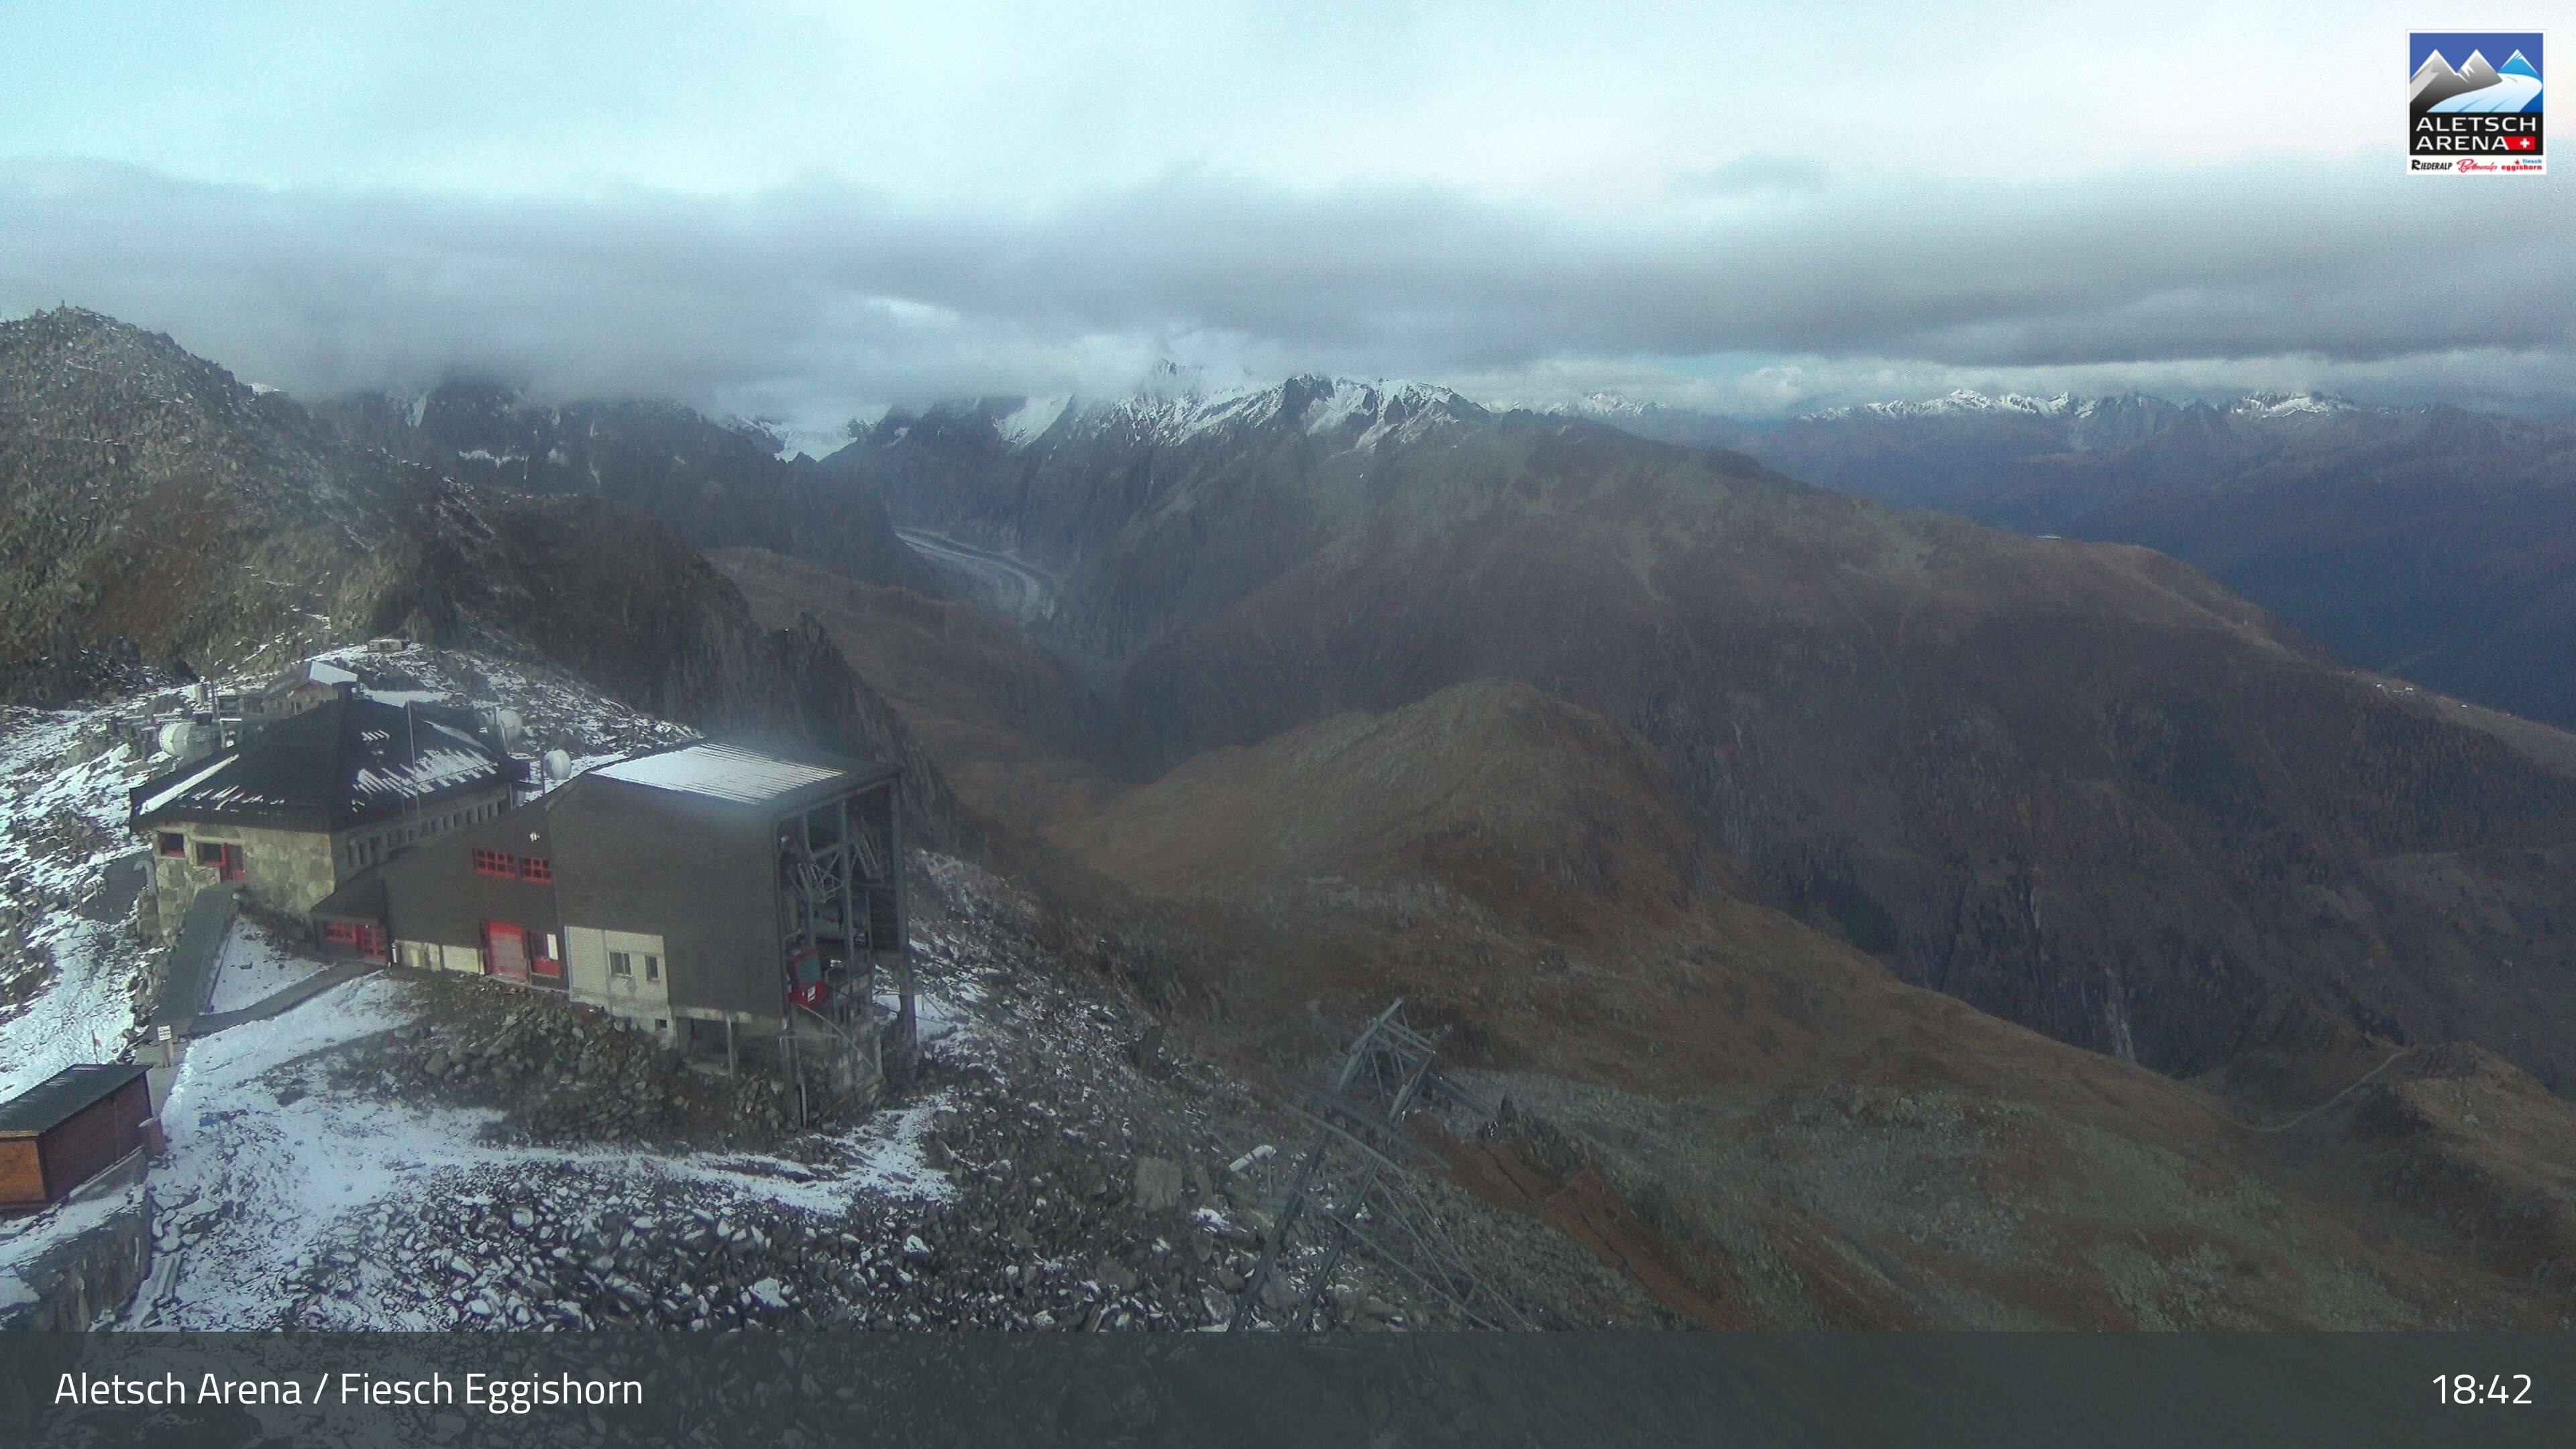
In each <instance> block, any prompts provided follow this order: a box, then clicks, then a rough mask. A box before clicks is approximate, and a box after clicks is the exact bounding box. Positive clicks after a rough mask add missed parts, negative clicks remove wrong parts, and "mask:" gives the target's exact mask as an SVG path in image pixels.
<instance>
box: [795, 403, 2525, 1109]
mask: <svg viewBox="0 0 2576 1449" xmlns="http://www.w3.org/2000/svg"><path fill="white" fill-rule="evenodd" d="M1019 415H1020V414H1019V413H1018V412H1016V411H1012V410H1008V409H1005V408H1003V407H1001V406H999V405H982V406H979V407H975V408H960V409H953V410H949V411H945V412H936V413H933V414H929V415H925V416H923V417H920V418H913V419H905V420H899V421H898V420H889V422H888V423H887V424H884V425H881V426H880V427H879V429H878V430H877V432H876V433H875V434H873V435H871V436H870V437H868V438H865V439H862V440H860V441H859V442H857V443H854V444H853V445H852V447H851V448H849V449H847V450H844V451H843V452H842V453H840V454H836V455H835V456H834V457H833V458H832V459H830V460H828V463H827V466H830V467H833V468H836V469H840V470H843V471H846V472H849V473H851V474H852V476H854V477H859V478H864V479H867V480H869V481H872V482H874V483H875V484H876V485H877V486H878V487H879V488H880V489H881V490H882V491H883V492H884V494H885V496H886V498H887V500H888V505H889V507H890V508H892V509H893V511H894V513H895V516H896V518H897V521H898V522H907V523H919V524H923V525H925V526H932V527H937V528H941V529H944V530H947V531H949V532H951V533H954V534H956V535H958V536H962V537H966V538H969V539H973V540H980V541H981V542H982V543H984V544H985V545H987V546H992V547H998V548H1009V549H1016V550H1018V551H1019V552H1020V554H1021V555H1022V556H1023V557H1026V558H1027V559H1029V560H1030V561H1031V562H1032V563H1033V564H1035V565H1038V566H1042V567H1044V568H1046V569H1048V570H1049V571H1051V572H1052V573H1053V574H1054V575H1055V576H1056V577H1057V578H1058V579H1059V581H1060V586H1061V593H1060V595H1059V597H1057V598H1056V599H1055V600H1053V602H1052V612H1051V614H1050V615H1049V617H1048V619H1047V620H1046V622H1045V623H1044V624H1043V625H1042V626H1041V628H1040V633H1041V636H1042V637H1044V638H1046V639H1048V640H1049V641H1050V642H1052V643H1053V644H1054V645H1056V646H1057V647H1058V648H1059V649H1061V650H1063V651H1065V652H1067V653H1068V654H1069V655H1071V656H1074V657H1077V658H1083V657H1088V658H1093V659H1107V660H1109V661H1111V663H1112V664H1113V665H1114V667H1115V671H1116V674H1117V680H1118V682H1117V693H1116V697H1115V703H1116V706H1117V710H1118V716H1117V739H1118V745H1119V751H1120V754H1121V758H1120V759H1119V761H1118V762H1117V763H1118V764H1119V766H1120V768H1121V770H1122V771H1123V772H1124V773H1125V774H1126V775H1128V777H1129V778H1133V779H1139V780H1141V779H1150V778H1153V777H1155V776H1158V775H1160V774H1162V773H1163V772H1164V771H1166V770H1169V769H1171V768H1172V767H1174V766H1176V765H1180V764H1182V763H1183V762H1184V761H1187V760H1189V759H1191V758H1192V757H1194V756H1198V755H1202V754H1203V753H1205V752H1206V751H1209V750H1211V749H1219V748H1224V747H1230V746H1244V745H1250V744H1253V743H1254V742H1256V741H1261V740H1265V739H1268V738H1271V737H1273V736H1275V735H1278V734H1279V733H1280V732H1282V731H1283V730H1287V729H1291V728H1295V727H1298V726H1301V725H1305V724H1308V723H1311V722H1314V721H1317V720H1320V719H1325V718H1329V717H1331V716H1333V715H1336V714H1340V713H1343V712H1347V711H1352V710H1359V711H1365V712H1369V713H1383V712H1386V711H1389V710H1393V709H1398V708H1401V707H1403V706H1405V705H1407V704H1409V703H1412V702H1414V701H1417V700H1420V699H1423V698H1426V697H1428V696H1429V695H1431V694H1433V693H1435V692H1437V691H1439V690H1441V689H1444V688H1447V687H1450V686H1453V685H1458V684H1462V683H1466V682H1470V681H1474V680H1478V679H1486V678H1504V679H1514V680H1519V681H1523V682H1525V683H1528V684H1530V685H1532V686H1534V687H1535V688H1537V689H1539V690H1541V691H1544V692H1546V693H1548V694H1551V695H1554V696H1556V697H1557V698H1559V699H1562V700H1564V701H1566V702H1567V703H1570V704H1573V705H1576V706H1578V707H1580V708H1582V709H1585V710H1588V711H1591V712H1592V713H1594V714H1597V715H1599V716H1601V717H1603V718H1605V719H1607V720H1610V721H1613V722H1615V723H1616V724H1618V725H1620V726H1622V727H1624V728H1626V729H1629V730H1632V731H1633V732H1634V733H1635V734H1636V735H1637V736H1638V737H1639V738H1641V739H1643V740H1644V741H1645V742H1646V743H1647V744H1648V745H1649V746H1650V747H1651V748H1652V749H1653V751H1654V752H1655V753H1656V754H1657V755H1659V756H1660V757H1661V760H1662V764H1663V767H1664V769H1665V770H1666V771H1667V772H1668V774H1669V777H1670V779H1671V781H1672V782H1673V788H1674V789H1675V790H1676V791H1678V792H1679V794H1680V796H1681V797H1682V799H1683V800H1684V801H1685V802H1686V804H1687V811H1686V813H1687V815H1688V817H1689V819H1690V821H1691V826H1692V828H1693V829H1694V830H1695V831H1697V832H1698V833H1699V834H1701V835H1702V836H1703V837H1704V838H1705V839H1706V840H1707V841H1708V842H1710V844H1711V846H1712V848H1713V849H1714V850H1715V851H1716V852H1718V853H1721V854H1723V855H1725V856H1728V857H1731V858H1732V859H1733V860H1734V861H1735V862H1736V863H1737V868H1738V869H1740V870H1741V871H1742V872H1743V873H1744V874H1745V876H1746V878H1747V879H1749V880H1750V881H1751V882H1752V883H1753V886H1754V890H1755V894H1756V897H1757V898H1758V899H1759V900H1761V901H1762V902H1764V903H1766V904H1769V905H1773V906H1776V907H1779V908H1782V909H1784V910H1787V911H1789V912H1791V913H1792V914H1794V915H1796V916H1798V917H1799V918H1800V919H1802V920H1804V921H1806V922H1808V923H1809V924H1811V925H1814V926H1817V927H1819V928H1821V929H1824V930H1826V931H1828V932H1830V933H1832V934H1834V935H1836V936H1838V937H1840V938H1841V939H1843V940H1845V941H1847V942H1849V943H1851V944H1853V945H1856V946H1858V947H1860V948H1861V949H1862V950H1864V951H1866V952H1868V953H1870V954H1872V955H1874V956H1876V957H1878V958H1879V959H1880V960H1882V961H1884V962H1886V963H1887V964H1888V965H1889V966H1891V967H1892V968H1893V969H1895V970H1896V971H1898V972H1899V973H1900V974H1901V975H1902V976H1903V977H1905V978H1906V979H1908V980H1911V981H1915V982H1918V983H1922V984H1926V985H1930V986H1934V987H1936V988H1939V989H1942V990H1945V991H1949V992H1952V993H1954V994H1956V995H1958V996H1960V997H1961V998H1962V999H1964V1000H1967V1001H1969V1002H1972V1003H1974V1004H1976V1005H1978V1006H1979V1007H1981V1008H1983V1009H1986V1010H1989V1011H1993V1012H1996V1013H1998V1014H2001V1015H2003V1016H2005V1017H2006V1018H2008V1019H2011V1020H2014V1021H2018V1022H2022V1023H2024V1024H2027V1025H2030V1026H2033V1027H2035V1028H2037V1029H2039V1030H2042V1031H2044V1032H2047V1033H2049V1034H2051V1035H2055V1036H2057V1037H2059V1038H2061V1039H2063V1040H2067V1041H2071V1042H2075V1043H2078V1044H2082V1045H2086V1046H2090V1047H2094V1048H2097V1049H2100V1050H2103V1051H2107V1052H2110V1053H2113V1054H2115V1055H2123V1056H2133V1057H2134V1058H2135V1059H2137V1060H2139V1061H2141V1062H2144V1063H2147V1064H2149V1065H2152V1066H2156V1067H2159V1068H2161V1069H2164V1070H2168V1071H2178V1072H2185V1073H2190V1072H2198V1071H2203V1070H2208V1069H2210V1068H2214V1067H2217V1066H2221V1065H2223V1064H2225V1063H2226V1062H2227V1061H2229V1060H2230V1059H2232V1058H2233V1057H2235V1056H2237V1055H2238V1054H2240V1053H2243V1052H2245V1051H2248V1050H2253V1049H2256V1048H2259V1047H2261V1046H2263V1045H2265V1044H2266V1043H2267V1042H2268V1041H2271V1040H2275V1039H2283V1040H2310V1039H2317V1040H2322V1039H2328V1038H2331V1037H2333V1036H2334V1035H2335V1034H2337V1033H2364V1034H2377V1035H2384V1036H2390V1037H2392V1038H2397V1039H2403V1040H2442V1039H2450V1038H2460V1037H2466V1038H2470V1039H2473V1040H2478V1041H2481V1042H2484V1043H2486V1044H2488V1045H2489V1046H2491V1047H2493V1048H2494V1049H2495V1050H2497V1051H2499V1052H2502V1053H2505V1054H2507V1055H2509V1056H2510V1057H2512V1058H2513V1059H2514V1060H2515V1061H2517V1062H2519V1063H2521V1064H2522V1065H2524V1066H2525V1067H2527V1068H2528V1069H2530V1070H2532V1071H2534V1072H2535V1073H2537V1074H2538V1075H2539V1076H2540V1077H2541V1078H2542V1080H2544V1081H2545V1082H2549V1083H2552V1084H2557V1085H2561V1086H2563V1085H2564V1084H2566V1083H2568V1082H2570V1081H2571V1080H2576V1077H2571V1075H2570V1073H2571V1072H2576V1061H2571V1059H2569V1058H2568V1057H2567V1055H2566V1048H2565V1047H2564V1046H2563V1043H2564V1042H2565V1041H2567V1040H2570V1039H2571V1036H2570V1032H2569V1028H2571V1027H2576V1017H2571V1015H2570V1013H2571V1010H2576V993H2571V989H2570V988H2569V986H2568V983H2569V982H2570V981H2571V980H2576V977H2571V976H2570V974H2569V970H2568V965H2569V963H2570V962H2571V961H2576V956H2571V954H2570V953H2571V951H2576V935H2571V933H2570V930H2569V928H2568V925H2567V922H2568V921H2569V920H2570V919H2576V917H2571V913H2570V908H2571V907H2576V901H2570V900H2568V899H2567V898H2566V897H2565V894H2564V893H2565V891H2566V886H2565V883H2564V882H2565V877H2564V876H2563V875H2560V874H2558V873H2556V872H2554V871H2553V870H2552V869H2551V868H2550V866H2549V864H2548V862H2549V861H2550V860H2551V859H2553V858H2554V857H2553V856H2552V854H2551V852H2553V851H2555V850H2557V849H2559V848H2560V847H2561V846H2562V845H2563V844H2564V843H2565V842H2568V841H2569V840H2571V839H2576V774H2571V773H2570V772H2569V771H2568V770H2567V768H2566V767H2565V765H2564V763H2563V759H2564V757H2563V755H2562V754H2560V753H2559V752H2556V751H2554V750H2551V749H2547V748H2540V749H2533V748H2526V747H2525V746H2524V745H2523V744H2519V743H2516V742H2513V741H2508V740H2506V739H2503V738H2501V737H2499V736H2497V735H2496V734H2494V733H2493V732H2491V731H2488V730H2485V729H2483V728H2480V727H2477V726H2475V725H2473V724H2472V723H2471V722H2470V721H2469V720H2468V719H2466V718H2465V716H2464V713H2463V712H2461V711H2459V710H2457V709H2456V708H2455V707H2453V708H2450V709H2447V710H2442V711H2431V712H2427V711H2426V710H2425V709H2424V708H2422V707H2421V705H2420V702H2418V701H2413V700H2409V699H2406V698H2404V697H2401V696H2399V695H2396V694H2393V693H2392V692H2390V690H2388V689H2387V688H2385V687H2383V685H2382V684H2381V683H2380V682H2379V681H2377V680H2376V679H2375V678H2373V677H2370V676H2365V675H2360V674H2356V673H2355V672H2353V671H2351V670H2349V669H2347V668H2346V667H2344V666H2342V665H2341V664H2339V663H2338V662H2337V661H2336V660H2334V659H2333V658H2332V656H2331V655H2329V654H2327V653H2326V652H2325V651H2324V650H2322V649H2320V648H2319V647H2318V646H2317V645H2315V644H2314V643H2313V642H2311V641H2310V640H2308V639H2307V638H2305V637H2304V636H2302V635H2301V634H2299V633H2298V632H2296V631H2295V630H2293V629H2290V628H2288V627H2287V626H2285V625H2283V624H2282V623H2281V622H2280V621H2279V620H2278V619H2277V618H2275V617H2274V616H2272V615H2271V614H2269V613H2268V612H2267V611H2265V610H2263V609H2261V608H2259V607H2258V606H2256V605H2253V604H2251V603H2249V602H2247V601H2246V600H2244V599H2242V598H2240V597H2238V596H2236V595H2233V594H2230V593H2229V592H2227V591H2226V590H2225V589H2224V588H2222V587H2220V586H2219V585H2217V584H2216V583H2214V582H2212V581H2211V580H2210V579H2209V578H2207V577H2206V576H2205V575H2202V574H2199V573H2197V572H2195V571H2193V570H2191V569H2189V568H2187V567H2185V566H2182V565H2179V564H2176V563H2174V562H2173V561H2172V560H2170V559H2167V558H2164V557H2161V556H2158V555H2154V554H2149V553H2146V552H2144V551H2142V550H2136V549H2123V548H2116V547H2109V546H2102V545H2090V544H2081V543H2075V542H2071V541H2063V540H2052V539H2031V538H2016V537H2013V536H2010V535H2006V534H2000V533H1995V532H1991V531H1988V530H1985V529H1981V528H1978V527H1975V526H1973V525H1970V524H1967V523H1964V522H1961V521H1958V520H1955V519H1950V518H1945V517H1941V516H1937V515H1929V514H1907V513H1898V512H1892V511H1888V510H1885V509H1881V508H1879V507H1876V506H1874V505H1871V504H1868V503H1864V502H1858V501H1855V500H1852V499H1849V498H1846V497H1842V496H1839V495H1835V494H1830V493H1825V492H1822V491H1820V490H1815V489H1811V488H1807V487H1805V486H1803V485H1801V484H1799V483H1796V482H1794V481H1792V480H1789V479H1786V478H1782V477H1780V476H1778V475H1776V474H1773V473H1770V472H1768V471H1766V470H1764V469H1763V468H1761V467H1760V466H1759V465H1757V464H1755V463H1753V462H1752V461H1751V460H1750V459H1748V458H1745V457H1743V456H1741V455H1735V454H1727V453H1723V452H1715V451H1709V450H1704V449H1703V450H1685V449H1680V448H1675V447H1670V446H1665V445H1660V444H1655V443H1651V442H1647V441H1643V440H1640V439H1636V438H1633V437H1630V436H1628V435H1625V434H1622V433H1619V432H1616V431H1614V430H1612V429H1610V428H1607V427H1604V426H1601V425H1598V424H1594V423H1591V422H1589V421H1586V420H1576V419H1565V418H1550V417H1541V416H1537V415H1533V414H1529V413H1505V414H1489V413H1487V412H1485V411H1484V410H1482V409H1479V408H1476V407H1475V406H1474V405H1472V404H1468V403H1465V402H1463V401H1462V400H1459V399H1456V398H1455V397H1454V396H1453V395H1448V394H1444V393H1441V392H1439V391H1438V390H1436V389H1422V388H1417V387H1394V386H1389V387H1386V388H1377V387H1372V386H1363V385H1359V384H1345V383H1331V384H1328V383H1325V382H1322V381H1320V380H1315V379H1300V380H1296V381H1294V382H1291V383H1289V384H1286V385H1284V386H1282V387H1280V388H1273V389H1269V390H1266V391H1260V392H1255V393H1249V394H1244V395H1239V396H1237V395H1228V396H1225V397H1218V398H1202V399H1195V400H1192V399H1186V398H1184V399H1178V400H1157V399H1151V398H1143V399H1130V400H1127V401H1125V402H1121V403H1116V404H1100V405H1094V406H1087V407H1086V406H1082V405H1069V406H1066V407H1064V408H1063V409H1061V410H1060V411H1059V412H1058V413H1056V414H1055V415H1054V420H1053V421H1052V422H1051V423H1050V424H1049V425H1048V426H1047V427H1046V428H1045V429H1043V430H1041V431H1037V432H1034V433H1029V434H1025V435H1022V434H1015V433H1013V432H1012V431H1011V430H1009V429H1008V428H1006V427H1005V423H1006V422H1008V421H1010V420H1012V419H1015V418H1017V417H1019ZM2176 431H2177V429H2175V428H2168V429H2166V430H2165V431H2164V432H2163V433H2159V434H2157V435H2156V436H2157V437H2168V436H2172V435H2174V433H2175V432H2176ZM2435 861H2438V862H2440V865H2439V868H2438V870H2435V871H2434V872H2433V874H2432V875H2428V874H2427V873H2426V865H2427V863H2430V862H2435ZM2410 862H2412V863H2414V864H2410ZM2433 875H2439V876H2440V877H2441V879H2442V881H2443V882H2444V883H2443V884H2435V883H2434V880H2433ZM2463 891H2464V892H2467V893H2468V894H2470V895H2474V896H2479V897H2481V898H2493V899H2495V900H2496V901H2498V902H2499V903H2500V906H2499V909H2498V910H2495V911H2490V912H2486V913H2484V914H2481V915H2479V916H2476V917H2474V918H2471V917H2464V916H2463V915H2462V914H2461V913H2460V911H2459V907H2458V905H2457V904H2456V901H2457V899H2458V896H2457V892H2463ZM2503 902H2511V903H2512V904H2511V905H2509V906H2505V905H2502V904H2501V903H2503ZM2541 1023H2546V1024H2547V1025H2545V1026H2543V1025H2541Z"/></svg>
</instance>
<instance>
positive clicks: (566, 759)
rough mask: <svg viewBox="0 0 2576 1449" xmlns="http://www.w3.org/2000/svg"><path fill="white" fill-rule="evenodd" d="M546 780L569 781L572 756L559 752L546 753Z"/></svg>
mask: <svg viewBox="0 0 2576 1449" xmlns="http://www.w3.org/2000/svg"><path fill="white" fill-rule="evenodd" d="M546 778H547V779H549V780H569V779H571V778H572V756H570V755H568V754H565V753H564V752H563V751H561V750H548V751H546Z"/></svg>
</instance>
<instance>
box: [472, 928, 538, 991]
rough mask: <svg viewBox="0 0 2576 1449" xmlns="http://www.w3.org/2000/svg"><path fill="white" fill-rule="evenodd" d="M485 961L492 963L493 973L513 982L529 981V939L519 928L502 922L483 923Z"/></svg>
mask: <svg viewBox="0 0 2576 1449" xmlns="http://www.w3.org/2000/svg"><path fill="white" fill-rule="evenodd" d="M483 959H484V960H485V961H486V962H488V963H490V969H491V973H492V974H493V975H495V976H506V977H508V978H509V979H510V980H512V981H522V982H523V981H526V980H527V979H528V937H527V933H526V932H524V931H521V930H520V929H519V928H518V927H516V926H512V925H506V924H504V923H502V922H500V921H485V922H484V923H483Z"/></svg>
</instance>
